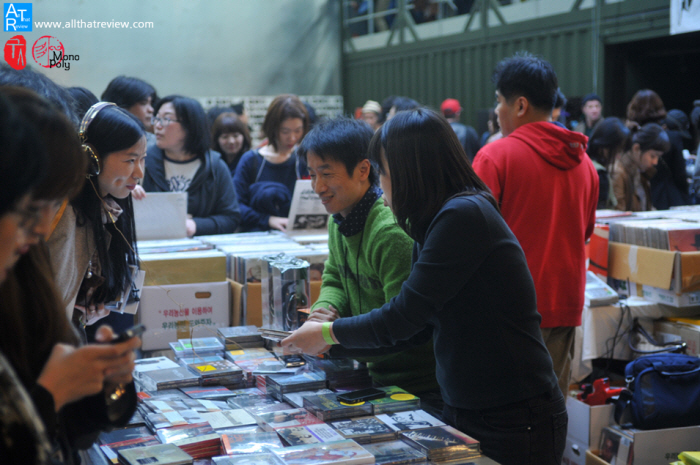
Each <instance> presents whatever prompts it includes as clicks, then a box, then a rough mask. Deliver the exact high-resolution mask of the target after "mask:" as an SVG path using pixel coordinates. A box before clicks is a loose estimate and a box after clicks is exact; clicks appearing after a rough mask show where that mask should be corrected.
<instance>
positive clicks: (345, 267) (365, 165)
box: [299, 118, 439, 400]
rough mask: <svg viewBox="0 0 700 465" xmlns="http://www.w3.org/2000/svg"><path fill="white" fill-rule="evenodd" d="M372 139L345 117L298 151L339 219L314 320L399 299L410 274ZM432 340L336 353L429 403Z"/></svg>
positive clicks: (433, 389)
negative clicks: (399, 348)
mask: <svg viewBox="0 0 700 465" xmlns="http://www.w3.org/2000/svg"><path fill="white" fill-rule="evenodd" d="M372 134H373V131H372V129H371V128H370V127H369V125H368V124H367V123H365V122H363V121H359V120H351V119H346V118H339V119H335V120H331V121H327V122H324V123H321V124H319V125H318V126H317V127H315V128H314V129H313V130H311V131H310V132H309V133H308V134H307V135H306V137H305V138H304V141H303V142H302V144H301V146H300V147H299V155H300V156H301V157H302V158H304V159H306V163H307V166H308V170H309V174H310V176H311V183H312V186H313V188H314V191H315V192H316V193H317V194H318V195H319V196H320V197H321V201H322V202H323V205H324V206H325V208H326V210H327V211H328V213H330V214H331V215H332V217H333V221H331V222H330V224H329V226H328V249H329V255H328V260H327V261H326V266H325V269H324V271H323V284H322V286H321V293H320V296H319V298H318V301H317V302H316V303H315V304H314V305H313V307H312V311H313V313H312V314H311V316H310V319H316V320H318V321H333V320H334V319H336V318H338V317H349V316H353V315H359V314H362V313H368V312H370V311H371V310H372V309H374V308H379V307H381V306H382V305H384V304H385V303H386V302H388V301H389V300H390V299H391V298H392V297H394V296H395V295H397V294H398V293H399V290H400V289H401V285H402V284H403V282H404V281H405V280H406V278H407V277H408V275H409V273H410V271H411V254H412V250H413V241H412V240H411V238H409V237H408V235H407V234H406V233H404V232H403V230H401V228H400V227H399V226H398V225H397V224H396V220H395V219H394V215H393V214H392V212H391V210H390V209H389V208H388V207H386V206H385V205H384V200H383V199H382V194H383V193H382V190H381V189H380V188H379V187H378V186H377V183H378V181H379V179H378V176H377V173H376V171H375V169H374V168H373V167H372V164H371V163H370V161H369V159H368V158H367V152H368V148H369V142H370V140H371V138H372ZM426 334H427V333H426ZM426 334H423V335H421V336H422V343H421V344H420V345H417V346H415V347H412V348H409V349H407V350H405V351H403V352H398V353H393V354H391V355H386V351H381V350H380V351H374V352H373V353H370V352H368V351H361V352H360V353H361V354H364V355H377V354H383V355H381V356H373V357H371V358H369V357H358V356H357V355H358V354H357V353H352V351H350V350H349V349H343V348H342V347H341V346H333V348H332V350H331V353H332V354H333V355H338V356H351V357H353V358H357V359H358V360H360V361H366V362H368V363H367V365H368V368H369V371H370V374H371V375H372V378H373V379H374V380H375V382H377V383H378V384H379V385H384V386H390V385H397V386H399V387H401V388H403V389H405V390H406V391H408V392H410V393H412V394H417V395H419V396H420V397H421V400H428V399H426V398H425V393H437V392H439V387H438V384H437V381H436V379H435V355H434V354H433V345H432V339H431V337H430V335H427V336H426ZM430 334H432V329H431V331H430ZM424 336H426V337H424ZM419 339H420V338H419ZM425 341H429V342H425ZM355 352H357V351H355Z"/></svg>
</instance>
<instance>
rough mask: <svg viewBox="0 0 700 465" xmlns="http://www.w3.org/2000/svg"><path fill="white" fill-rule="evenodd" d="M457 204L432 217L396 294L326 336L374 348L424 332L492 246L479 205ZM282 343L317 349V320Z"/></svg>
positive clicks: (319, 344) (336, 324)
mask: <svg viewBox="0 0 700 465" xmlns="http://www.w3.org/2000/svg"><path fill="white" fill-rule="evenodd" d="M458 202H459V203H457V202H455V203H453V204H452V206H451V207H449V208H445V209H443V210H442V211H441V212H440V213H438V215H437V217H436V218H435V219H434V220H433V223H432V226H431V228H430V230H429V231H428V234H427V238H426V242H425V245H424V246H423V248H422V250H421V251H420V254H419V255H418V257H417V261H416V262H415V264H414V266H413V269H412V271H411V274H410V276H409V277H408V279H407V280H406V282H405V283H404V285H403V287H402V288H401V292H400V293H399V294H398V295H397V296H396V297H395V298H393V299H391V301H390V302H388V303H386V304H385V305H384V306H382V307H381V308H379V309H374V310H373V311H371V312H370V313H367V314H364V315H359V316H355V317H351V318H340V319H338V320H336V321H334V322H333V323H332V324H331V336H333V337H335V339H336V341H337V342H339V343H340V344H341V345H343V346H344V347H348V348H377V347H390V346H393V345H396V344H398V343H399V342H400V341H406V340H408V339H410V338H411V337H412V336H414V335H415V334H417V333H419V332H421V331H423V330H424V328H425V327H426V326H427V325H428V324H429V322H430V320H431V319H432V318H433V317H434V316H435V315H436V314H438V313H439V312H440V311H441V310H442V308H443V306H444V305H445V303H446V302H448V301H450V300H452V299H453V298H454V297H455V296H456V295H457V293H459V292H460V291H461V290H462V288H463V287H464V285H465V284H466V283H467V282H468V281H469V280H470V279H471V278H472V275H473V274H474V273H475V272H476V271H477V270H478V268H479V267H480V266H481V263H482V262H483V260H484V259H485V258H486V256H487V255H488V254H489V253H490V250H491V248H492V247H491V243H490V237H491V236H490V232H489V229H488V224H487V222H486V219H485V217H484V214H483V213H482V212H481V211H480V209H479V207H477V206H476V204H475V202H473V201H471V200H463V199H460V200H459V201H458ZM455 205H460V206H459V207H455ZM282 346H283V347H290V346H291V347H292V348H293V349H301V350H303V351H305V352H307V353H318V352H319V351H320V350H322V349H323V348H325V340H324V338H323V335H322V324H321V323H318V322H307V323H305V324H304V325H303V326H302V327H301V328H300V329H298V330H297V331H295V332H294V333H293V334H292V335H291V336H290V337H288V338H287V339H285V340H284V341H282Z"/></svg>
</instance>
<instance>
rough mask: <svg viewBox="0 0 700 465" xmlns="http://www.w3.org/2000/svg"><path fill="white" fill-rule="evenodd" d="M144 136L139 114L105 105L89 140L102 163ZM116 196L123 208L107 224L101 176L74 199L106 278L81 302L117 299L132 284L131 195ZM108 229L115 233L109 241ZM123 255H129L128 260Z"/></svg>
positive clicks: (90, 129)
mask: <svg viewBox="0 0 700 465" xmlns="http://www.w3.org/2000/svg"><path fill="white" fill-rule="evenodd" d="M142 137H144V133H143V129H142V128H141V124H140V122H139V120H138V119H137V118H136V117H135V116H133V115H132V114H131V113H129V112H128V111H126V110H124V109H122V108H119V107H115V106H108V107H105V108H103V109H101V110H100V111H99V113H97V116H96V117H95V119H94V120H93V121H92V123H90V125H89V126H88V129H87V139H86V143H88V144H90V145H92V146H93V147H94V149H95V152H96V153H97V156H98V157H99V159H100V163H101V166H104V160H105V159H106V158H107V157H109V155H110V154H111V153H113V152H118V151H121V150H126V149H128V148H129V147H132V146H134V145H135V144H136V143H137V142H138V141H139V140H140V139H141V138H142ZM86 156H87V155H86ZM114 200H115V201H116V202H117V204H118V205H119V206H120V207H121V209H122V210H123V212H122V214H121V215H119V217H118V218H117V220H116V221H115V222H114V223H112V221H111V220H108V221H107V223H106V224H103V222H102V214H103V213H102V212H103V199H102V198H101V197H100V195H99V191H98V185H97V178H96V177H95V176H93V177H91V178H90V179H89V181H88V182H86V183H85V185H84V186H83V189H82V190H81V191H80V193H79V194H78V196H77V197H76V198H75V200H73V202H72V205H73V209H74V210H75V212H76V216H77V221H78V225H79V226H84V225H86V224H88V225H89V226H90V228H91V229H92V234H93V237H94V239H95V244H96V246H97V254H98V258H99V261H100V265H101V267H102V276H104V278H105V282H104V284H102V285H101V286H100V287H98V289H97V290H96V291H95V293H94V294H93V296H92V301H91V302H78V303H79V304H81V305H82V304H95V303H106V302H111V301H113V300H116V299H117V297H119V296H120V295H121V294H122V292H123V291H124V289H126V287H127V286H129V285H130V284H131V271H130V268H129V267H130V266H132V265H133V266H138V262H137V258H136V253H135V252H136V228H135V225H134V207H133V203H132V200H131V195H129V196H128V197H126V198H125V199H114ZM107 232H109V235H110V236H111V239H110V240H109V241H108V240H107V234H106V233H107ZM122 235H123V236H124V237H122ZM123 257H126V260H124V258H123Z"/></svg>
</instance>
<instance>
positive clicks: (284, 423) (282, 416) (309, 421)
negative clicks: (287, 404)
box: [258, 408, 323, 430]
mask: <svg viewBox="0 0 700 465" xmlns="http://www.w3.org/2000/svg"><path fill="white" fill-rule="evenodd" d="M318 423H323V422H322V421H321V420H319V419H318V418H316V416H314V415H313V414H312V413H311V412H309V411H307V410H306V409H303V408H296V409H288V410H278V411H276V412H269V413H262V414H260V415H258V424H259V425H260V426H262V427H263V428H265V429H267V430H274V429H277V428H286V427H289V426H303V425H314V424H318Z"/></svg>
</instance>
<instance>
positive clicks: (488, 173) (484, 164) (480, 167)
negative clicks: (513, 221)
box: [472, 146, 503, 205]
mask: <svg viewBox="0 0 700 465" xmlns="http://www.w3.org/2000/svg"><path fill="white" fill-rule="evenodd" d="M488 150H489V147H488V146H487V147H484V148H482V149H481V150H479V152H478V153H477V154H476V156H475V157H474V163H473V164H472V167H473V168H474V171H475V172H476V174H477V176H479V177H480V178H481V180H482V181H484V183H485V184H486V185H487V186H488V188H489V189H491V194H492V195H493V197H494V198H495V199H496V202H498V204H499V205H500V204H501V200H502V199H501V192H502V191H503V189H501V180H500V177H499V173H498V168H497V167H496V165H495V164H494V163H493V160H492V159H491V157H490V156H489V154H488Z"/></svg>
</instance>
